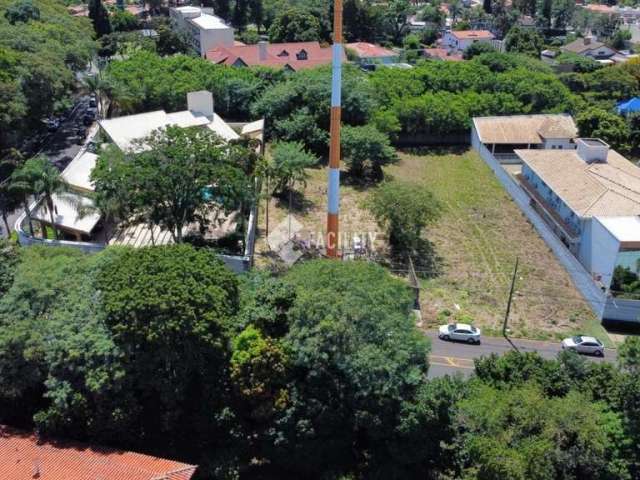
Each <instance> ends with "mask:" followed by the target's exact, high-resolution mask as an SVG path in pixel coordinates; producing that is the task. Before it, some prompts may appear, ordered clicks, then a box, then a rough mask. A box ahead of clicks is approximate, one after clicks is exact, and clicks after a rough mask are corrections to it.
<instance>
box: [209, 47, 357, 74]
mask: <svg viewBox="0 0 640 480" xmlns="http://www.w3.org/2000/svg"><path fill="white" fill-rule="evenodd" d="M266 47H267V53H266V56H265V58H264V59H260V56H259V48H260V46H259V45H243V46H233V47H223V46H217V47H215V48H213V49H211V50H209V51H208V52H207V54H206V58H207V59H208V60H210V61H212V62H213V63H218V64H224V65H234V64H236V62H239V63H241V64H244V65H247V66H249V67H251V66H255V65H263V66H267V67H284V66H286V65H288V66H289V67H290V68H291V69H292V70H302V69H304V68H312V67H317V66H319V65H329V64H331V48H322V47H321V46H320V43H318V42H297V43H269V44H267V45H266ZM303 51H304V52H306V54H307V59H306V60H303V59H299V58H298V54H300V53H302V52H303ZM346 59H347V57H346V55H345V54H344V52H343V54H342V61H343V62H344V61H346Z"/></svg>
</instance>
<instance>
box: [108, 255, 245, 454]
mask: <svg viewBox="0 0 640 480" xmlns="http://www.w3.org/2000/svg"><path fill="white" fill-rule="evenodd" d="M96 287H97V288H98V289H99V291H100V292H101V295H100V307H101V309H102V310H103V312H104V315H105V319H104V322H105V324H106V325H107V327H108V328H109V331H110V332H112V335H113V341H114V343H115V344H116V345H117V346H118V348H120V349H121V350H122V352H123V359H124V362H125V369H126V371H127V375H129V378H130V380H131V381H132V385H131V388H134V391H135V392H137V393H136V397H137V398H138V399H139V402H140V404H141V405H140V414H141V415H142V418H141V419H140V421H141V422H142V425H143V428H144V430H143V431H145V432H148V435H150V437H151V438H153V439H155V442H162V441H163V440H162V439H163V437H164V436H165V435H170V436H172V437H173V435H177V437H173V438H175V440H173V438H172V441H171V442H172V443H174V442H175V443H174V445H175V444H176V443H177V442H179V441H180V438H182V440H186V438H188V437H189V436H190V435H194V434H196V432H197V431H200V432H206V430H200V429H199V426H198V423H197V422H204V423H203V425H202V426H203V427H204V426H205V425H209V426H211V422H212V421H213V415H212V414H211V412H207V410H208V408H211V407H212V406H214V405H215V399H214V398H215V397H212V396H211V395H214V394H215V392H216V391H218V388H219V387H220V384H221V380H222V378H220V379H218V380H217V379H216V376H219V375H221V374H222V373H223V365H224V362H225V355H226V353H225V345H226V339H227V335H228V332H229V331H230V329H231V328H232V326H233V319H234V318H235V314H236V312H237V310H238V284H237V280H236V277H235V275H234V274H233V273H232V272H231V271H229V270H228V269H227V268H226V267H224V265H223V264H222V262H221V261H220V260H218V259H217V258H216V256H215V253H213V252H212V251H210V250H204V249H202V250H196V249H194V248H193V247H190V246H187V245H178V246H163V247H150V248H143V249H126V250H121V251H118V252H116V253H115V254H114V255H113V256H112V257H109V258H107V261H106V262H104V263H103V264H102V265H101V266H100V269H99V271H98V273H97V278H96ZM134 385H135V386H134ZM212 402H213V404H212ZM183 422H184V423H183Z"/></svg>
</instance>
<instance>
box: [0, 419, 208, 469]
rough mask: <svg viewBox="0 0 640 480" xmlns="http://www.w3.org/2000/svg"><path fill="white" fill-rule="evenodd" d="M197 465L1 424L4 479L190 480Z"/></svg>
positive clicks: (0, 464) (0, 461)
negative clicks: (43, 436)
mask: <svg viewBox="0 0 640 480" xmlns="http://www.w3.org/2000/svg"><path fill="white" fill-rule="evenodd" d="M196 468H197V467H196V466H194V465H187V464H185V463H180V462H174V461H172V460H165V459H162V458H156V457H151V456H149V455H142V454H140V453H132V452H125V451H121V450H114V449H108V448H98V447H90V446H87V445H82V444H80V443H75V442H63V441H56V440H49V441H41V440H39V439H38V438H36V436H35V435H33V434H31V433H25V432H21V431H18V430H14V429H12V428H9V427H6V426H3V425H0V478H2V479H3V480H33V479H35V478H37V479H39V480H97V479H99V480H160V479H162V480H190V478H191V477H192V476H193V474H194V473H195V471H196Z"/></svg>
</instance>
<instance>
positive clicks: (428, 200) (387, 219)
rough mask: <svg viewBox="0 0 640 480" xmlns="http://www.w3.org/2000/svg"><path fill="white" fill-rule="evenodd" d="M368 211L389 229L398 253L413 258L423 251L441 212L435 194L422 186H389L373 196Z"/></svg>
mask: <svg viewBox="0 0 640 480" xmlns="http://www.w3.org/2000/svg"><path fill="white" fill-rule="evenodd" d="M367 208H368V209H369V210H370V211H371V213H372V214H373V216H374V217H375V219H376V221H377V222H378V225H380V227H381V228H384V229H386V231H387V234H388V236H389V243H390V244H391V245H392V247H393V249H394V250H395V251H396V252H397V253H401V254H403V255H412V254H414V253H415V252H416V251H417V250H418V249H419V247H420V242H421V237H422V234H423V230H424V228H425V227H426V226H427V225H428V224H429V222H431V221H433V220H434V219H435V218H436V217H437V216H438V212H439V205H438V202H437V200H436V199H435V198H434V196H433V194H432V193H431V192H430V191H428V190H427V189H425V188H424V187H421V186H419V185H414V184H411V183H403V182H398V181H391V182H385V183H383V184H382V185H380V186H379V187H378V188H376V189H375V190H374V191H373V192H372V194H371V195H370V198H369V201H368V204H367Z"/></svg>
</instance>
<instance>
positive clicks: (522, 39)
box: [505, 27, 544, 58]
mask: <svg viewBox="0 0 640 480" xmlns="http://www.w3.org/2000/svg"><path fill="white" fill-rule="evenodd" d="M543 46H544V41H543V39H542V37H541V36H540V35H538V33H537V32H536V31H534V30H530V29H523V28H519V27H513V28H512V29H511V30H509V33H508V34H507V37H506V38H505V48H506V50H507V52H514V53H524V54H527V55H531V56H533V57H536V58H538V57H539V56H540V52H541V51H542V48H543Z"/></svg>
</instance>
